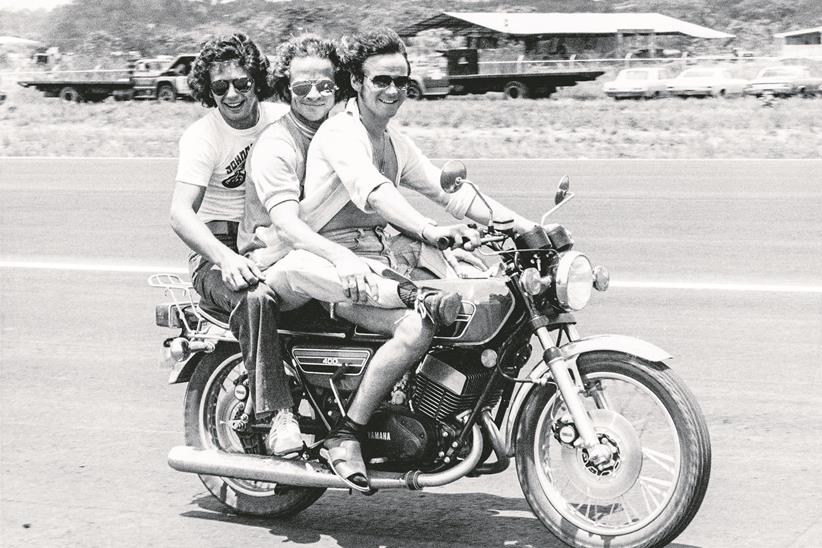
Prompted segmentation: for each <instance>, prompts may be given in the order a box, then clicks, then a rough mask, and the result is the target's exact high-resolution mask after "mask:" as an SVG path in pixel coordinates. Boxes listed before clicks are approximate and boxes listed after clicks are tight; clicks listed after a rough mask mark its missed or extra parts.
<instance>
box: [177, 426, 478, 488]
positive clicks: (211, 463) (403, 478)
mask: <svg viewBox="0 0 822 548" xmlns="http://www.w3.org/2000/svg"><path fill="white" fill-rule="evenodd" d="M471 434H472V437H471V451H469V453H468V455H467V456H466V457H465V459H464V460H462V461H461V462H460V463H458V464H457V465H456V466H453V467H452V468H449V469H448V470H444V471H442V472H436V473H433V474H424V473H422V472H420V471H419V470H413V471H411V472H405V473H401V472H377V471H373V472H368V478H369V482H370V483H371V487H372V488H374V489H401V488H406V489H422V488H424V487H435V486H439V485H445V484H447V483H451V482H453V481H456V480H458V479H460V478H461V477H463V476H465V475H467V474H468V473H469V472H470V471H471V470H473V469H474V468H475V467H476V466H477V463H479V459H480V457H481V456H482V432H481V431H480V427H479V425H474V427H473V428H472V430H471ZM168 465H169V466H170V467H171V468H173V469H174V470H177V471H179V472H189V473H193V474H205V475H208V476H225V477H230V478H238V479H248V480H256V481H267V482H271V483H280V484H282V485H293V486H297V487H326V488H330V489H348V486H347V485H346V484H345V483H343V481H342V479H340V478H339V477H338V476H337V475H336V474H334V472H332V471H331V470H330V469H328V468H327V467H325V466H324V465H322V464H320V463H318V462H316V461H304V460H301V459H282V458H278V457H270V456H267V455H247V454H244V453H226V452H223V451H218V450H216V449H199V448H196V447H188V446H185V445H180V446H177V447H173V448H172V449H171V451H169V453H168Z"/></svg>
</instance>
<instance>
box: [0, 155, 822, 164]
mask: <svg viewBox="0 0 822 548" xmlns="http://www.w3.org/2000/svg"><path fill="white" fill-rule="evenodd" d="M429 159H430V160H431V161H433V162H447V161H449V160H455V159H457V160H460V161H463V162H552V163H567V162H569V161H570V162H579V161H586V162H750V161H757V162H813V163H819V162H822V160H820V159H818V158H586V157H583V156H579V157H573V158H561V159H557V158H429ZM2 160H88V161H100V160H113V161H121V160H138V161H139V160H177V157H176V156H0V161H2Z"/></svg>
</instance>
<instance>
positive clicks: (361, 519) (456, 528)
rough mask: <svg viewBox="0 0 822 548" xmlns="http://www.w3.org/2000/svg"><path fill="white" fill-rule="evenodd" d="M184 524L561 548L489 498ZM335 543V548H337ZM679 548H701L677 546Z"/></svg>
mask: <svg viewBox="0 0 822 548" xmlns="http://www.w3.org/2000/svg"><path fill="white" fill-rule="evenodd" d="M193 504H195V505H197V506H198V507H199V508H200V509H199V510H192V511H188V512H185V513H183V514H182V515H183V516H185V517H190V518H196V519H206V520H215V521H222V522H227V523H233V524H236V525H245V526H251V527H261V528H266V529H268V530H269V531H270V533H271V534H272V535H275V536H277V537H283V538H282V540H280V542H283V543H284V542H289V543H293V544H295V545H311V544H315V543H322V544H323V545H325V544H331V545H339V546H343V547H346V548H354V547H357V548H360V547H364V548H371V547H373V548H376V547H378V546H385V547H387V548H397V547H405V546H432V547H433V546H443V547H445V546H448V547H452V546H506V547H509V546H513V547H535V546H540V547H547V548H559V547H564V546H565V545H564V544H562V543H561V542H559V541H558V540H557V539H555V538H554V537H553V536H552V535H551V534H550V533H549V532H548V530H547V529H546V528H545V527H543V525H542V524H541V523H540V522H539V520H537V518H536V517H535V516H534V514H533V513H532V512H531V509H530V508H529V507H528V504H527V503H526V502H525V500H524V499H522V498H508V497H499V496H495V495H489V494H485V493H461V494H447V493H431V492H405V491H384V492H381V493H378V494H377V495H375V496H372V497H363V496H360V495H349V494H347V493H345V492H341V491H329V492H327V493H326V494H325V495H323V497H322V498H321V499H320V500H318V501H317V502H316V503H315V504H314V505H313V506H311V507H310V508H308V509H307V510H305V511H303V512H302V513H300V514H298V515H296V516H294V517H292V518H287V519H267V518H252V517H246V516H239V515H236V514H230V513H228V511H227V509H226V507H225V506H223V505H222V504H220V503H219V502H217V501H216V500H215V499H214V498H212V497H200V498H198V499H195V500H194V501H193ZM335 543H336V544H335ZM670 546H671V547H672V548H697V547H695V546H692V545H687V544H671V545H670Z"/></svg>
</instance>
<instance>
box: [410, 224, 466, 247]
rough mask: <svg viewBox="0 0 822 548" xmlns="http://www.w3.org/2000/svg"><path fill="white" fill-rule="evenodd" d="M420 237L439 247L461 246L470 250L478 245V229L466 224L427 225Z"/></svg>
mask: <svg viewBox="0 0 822 548" xmlns="http://www.w3.org/2000/svg"><path fill="white" fill-rule="evenodd" d="M422 237H423V238H425V240H426V241H428V242H431V243H433V244H434V245H436V246H437V247H438V248H440V249H446V248H449V247H461V248H463V249H465V250H467V251H472V250H474V249H476V248H478V247H479V246H480V233H479V231H478V230H477V229H476V228H471V227H469V226H466V225H446V226H435V225H428V226H426V227H425V229H424V230H423V233H422Z"/></svg>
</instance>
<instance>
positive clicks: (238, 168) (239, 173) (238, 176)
mask: <svg viewBox="0 0 822 548" xmlns="http://www.w3.org/2000/svg"><path fill="white" fill-rule="evenodd" d="M252 144H253V143H252ZM250 149H251V145H248V146H247V147H245V148H244V149H243V150H241V151H240V153H239V154H237V156H236V157H235V158H234V159H233V160H231V163H230V164H228V167H226V168H225V172H226V173H227V174H228V175H229V176H228V177H227V178H225V179H223V181H222V183H223V186H224V187H226V188H237V187H238V186H240V185H241V184H243V183H244V182H245V160H246V158H247V157H248V151H249V150H250Z"/></svg>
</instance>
